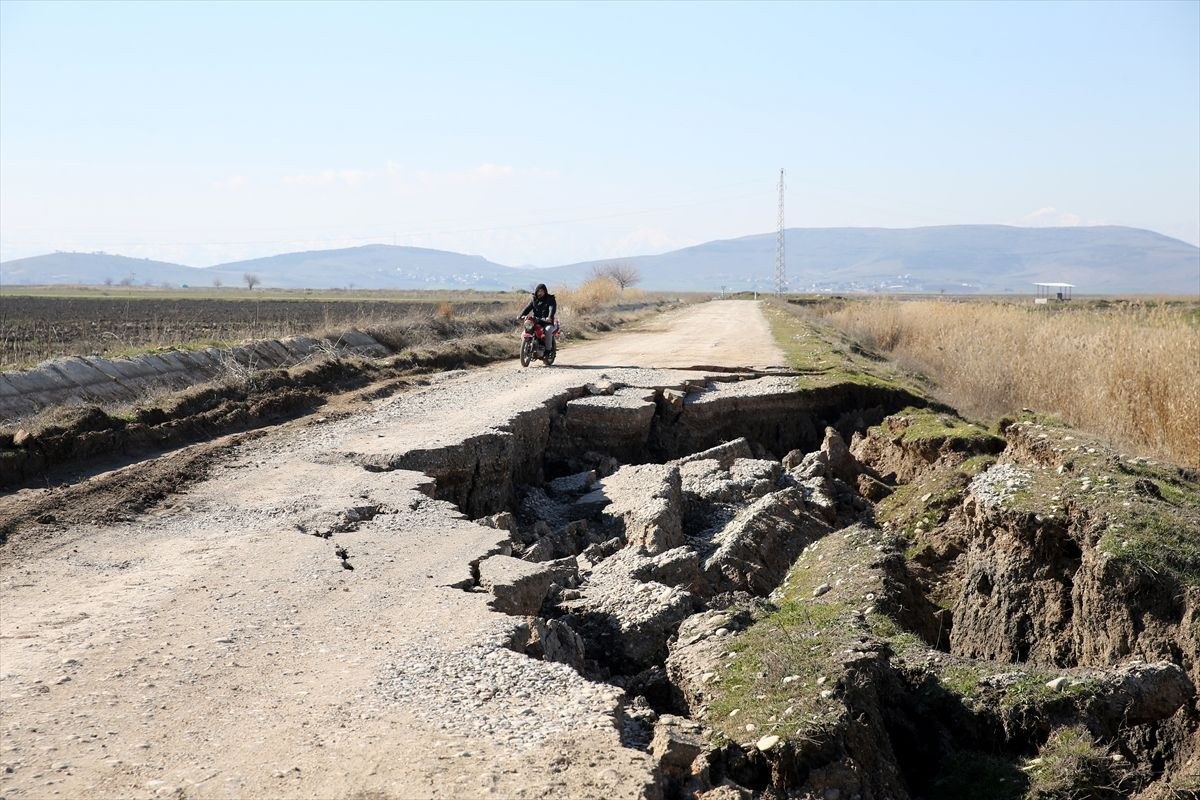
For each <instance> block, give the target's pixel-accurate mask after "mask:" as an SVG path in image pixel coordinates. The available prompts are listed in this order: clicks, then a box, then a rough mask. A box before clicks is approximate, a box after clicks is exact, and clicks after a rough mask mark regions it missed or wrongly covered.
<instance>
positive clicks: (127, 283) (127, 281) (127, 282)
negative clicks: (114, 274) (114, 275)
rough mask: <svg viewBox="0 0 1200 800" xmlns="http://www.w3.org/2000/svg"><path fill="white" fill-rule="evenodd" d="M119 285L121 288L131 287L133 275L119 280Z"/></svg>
mask: <svg viewBox="0 0 1200 800" xmlns="http://www.w3.org/2000/svg"><path fill="white" fill-rule="evenodd" d="M121 285H122V286H133V274H132V273H131V274H129V275H126V276H125V277H124V278H121Z"/></svg>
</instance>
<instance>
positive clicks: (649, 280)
mask: <svg viewBox="0 0 1200 800" xmlns="http://www.w3.org/2000/svg"><path fill="white" fill-rule="evenodd" d="M775 239H776V235H775V234H774V233H769V234H758V235H754V236H744V237H741V238H738V239H726V240H719V241H713V242H707V243H705V244H700V245H696V246H694V247H687V248H684V249H682V250H675V251H672V252H669V253H662V254H660V255H649V256H629V257H624V258H614V259H606V260H603V261H588V262H583V263H578V264H568V265H565V266H559V267H550V268H546V269H533V268H513V267H506V266H504V265H502V264H496V263H494V262H491V261H488V260H487V259H485V258H482V257H480V256H469V255H463V254H461V253H452V252H446V251H443V250H428V249H424V248H418V247H397V246H393V245H382V244H376V245H366V246H364V247H351V248H346V249H341V250H316V251H310V252H304V253H284V254H281V255H276V256H269V257H267V258H256V259H252V260H249V261H236V262H231V263H227V264H218V265H216V266H212V267H186V266H183V265H181V264H171V263H167V262H162V261H150V260H146V259H135V258H128V257H126V256H118V255H109V254H105V253H52V254H49V255H44V256H34V257H32V258H22V259H15V260H12V261H6V262H3V263H0V281H2V282H3V283H4V284H102V283H105V282H106V281H111V282H113V283H115V284H119V283H121V282H122V281H128V282H131V283H135V284H138V285H141V284H144V283H151V284H162V283H168V284H171V285H175V286H180V285H188V286H211V285H212V284H213V283H214V281H220V282H221V283H223V284H224V285H226V286H240V285H244V284H243V276H244V275H246V274H247V273H249V274H253V275H256V276H257V277H258V278H259V279H260V280H261V282H262V285H263V286H271V287H281V288H330V287H338V288H349V287H352V288H357V289H484V290H504V289H515V288H520V289H529V288H531V287H532V286H533V285H534V284H536V283H538V282H545V283H548V284H550V285H551V286H553V285H555V284H558V285H575V284H578V283H581V282H582V281H583V280H586V278H587V276H588V275H589V274H590V273H591V271H592V269H593V268H594V267H596V266H599V265H602V264H606V263H611V262H615V261H619V262H621V263H627V264H633V265H635V266H637V267H638V268H639V270H640V271H641V274H642V282H641V284H640V285H641V286H642V287H644V288H646V289H666V290H678V291H689V290H692V291H716V290H719V289H721V288H726V289H729V290H733V291H737V290H747V289H754V288H758V289H762V290H766V289H769V288H772V287H773V274H774V263H775ZM785 247H786V253H787V269H788V281H789V288H791V289H792V290H793V291H810V290H829V291H891V292H937V291H945V292H948V293H979V292H988V293H992V292H1006V291H1016V292H1028V291H1030V284H1032V283H1033V282H1034V281H1062V282H1066V283H1073V284H1075V285H1076V287H1077V289H1076V292H1078V293H1089V294H1093V293H1095V294H1101V293H1127V292H1150V293H1163V294H1200V248H1197V247H1196V246H1194V245H1191V244H1188V243H1186V242H1182V241H1179V240H1178V239H1172V238H1170V237H1168V236H1163V235H1162V234H1158V233H1155V232H1153V231H1148V230H1142V229H1139V228H1126V227H1120V226H1099V227H1072V228H1016V227H1010V226H1004V225H946V226H939V227H930V228H904V229H891V228H791V229H789V230H787V231H786V235H785Z"/></svg>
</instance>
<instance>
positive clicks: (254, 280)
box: [242, 272, 262, 289]
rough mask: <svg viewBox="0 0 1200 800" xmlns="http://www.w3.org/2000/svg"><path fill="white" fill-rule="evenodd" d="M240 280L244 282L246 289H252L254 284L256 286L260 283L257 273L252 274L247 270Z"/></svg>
mask: <svg viewBox="0 0 1200 800" xmlns="http://www.w3.org/2000/svg"><path fill="white" fill-rule="evenodd" d="M242 280H244V281H245V282H246V288H247V289H253V288H254V287H255V286H258V285H259V284H260V283H262V281H261V280H260V279H259V277H258V276H257V275H254V274H253V273H250V272H247V273H246V274H245V275H243V276H242Z"/></svg>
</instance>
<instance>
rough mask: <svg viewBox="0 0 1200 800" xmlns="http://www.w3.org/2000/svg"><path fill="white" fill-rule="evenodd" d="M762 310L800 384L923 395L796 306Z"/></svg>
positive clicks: (770, 305) (771, 306)
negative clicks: (846, 385) (851, 385)
mask: <svg viewBox="0 0 1200 800" xmlns="http://www.w3.org/2000/svg"><path fill="white" fill-rule="evenodd" d="M763 311H764V313H765V315H766V317H767V322H768V324H769V325H770V327H771V334H772V336H774V337H775V342H776V344H778V345H779V348H780V349H781V350H783V353H784V356H785V357H786V359H787V363H788V366H790V367H791V368H792V369H794V370H795V371H797V372H800V373H803V374H804V376H803V377H802V378H800V379H799V380H800V382H801V385H803V386H805V387H816V386H830V385H834V384H838V383H856V384H860V385H864V386H878V387H883V388H889V389H900V390H905V391H908V392H911V393H912V394H914V395H915V396H917V397H920V396H922V394H921V392H920V390H919V389H918V388H917V387H916V385H915V384H914V383H913V382H912V381H911V380H909V378H908V377H907V376H905V375H903V374H902V373H901V372H900V371H899V370H896V369H894V368H891V367H889V366H887V365H886V364H883V363H880V361H879V360H878V359H876V358H871V357H870V356H869V355H864V353H863V351H862V350H861V348H859V347H858V346H857V345H855V344H853V343H852V342H851V341H850V340H849V339H848V338H847V337H846V336H844V335H843V334H841V333H839V332H838V331H835V330H834V329H833V328H831V327H828V326H824V325H820V324H818V323H815V322H812V321H810V320H807V319H803V318H801V317H800V316H799V315H797V313H796V312H795V311H794V307H793V306H789V305H787V304H784V303H779V302H774V301H768V302H765V303H764V304H763ZM856 350H857V352H856Z"/></svg>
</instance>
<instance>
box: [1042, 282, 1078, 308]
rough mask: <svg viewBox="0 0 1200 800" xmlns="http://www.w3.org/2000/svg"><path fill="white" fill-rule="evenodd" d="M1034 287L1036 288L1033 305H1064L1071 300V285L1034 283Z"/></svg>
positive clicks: (1072, 285)
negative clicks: (1052, 303)
mask: <svg viewBox="0 0 1200 800" xmlns="http://www.w3.org/2000/svg"><path fill="white" fill-rule="evenodd" d="M1034 286H1036V287H1037V296H1036V297H1034V298H1033V302H1035V303H1051V302H1054V303H1065V302H1066V301H1068V300H1070V299H1071V290H1072V289H1074V288H1075V285H1074V284H1071V283H1035V284H1034Z"/></svg>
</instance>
